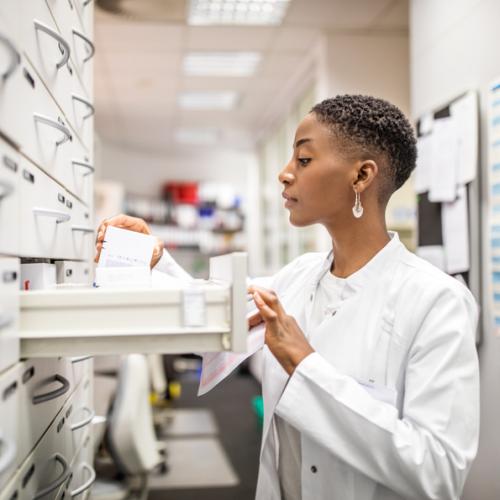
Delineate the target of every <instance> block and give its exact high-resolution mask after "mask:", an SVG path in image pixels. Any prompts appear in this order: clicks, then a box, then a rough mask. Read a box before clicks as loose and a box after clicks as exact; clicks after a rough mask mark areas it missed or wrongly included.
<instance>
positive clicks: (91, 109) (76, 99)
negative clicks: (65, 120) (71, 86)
mask: <svg viewBox="0 0 500 500" xmlns="http://www.w3.org/2000/svg"><path fill="white" fill-rule="evenodd" d="M71 98H72V99H73V100H74V101H77V102H81V103H82V104H85V106H87V108H89V112H88V113H87V114H86V115H83V116H82V119H83V120H86V119H87V118H90V117H91V116H92V115H94V114H95V108H94V106H93V104H92V103H91V102H89V101H87V99H84V98H83V97H80V96H79V95H76V94H72V95H71Z"/></svg>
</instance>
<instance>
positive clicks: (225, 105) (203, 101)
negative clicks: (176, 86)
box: [178, 90, 238, 110]
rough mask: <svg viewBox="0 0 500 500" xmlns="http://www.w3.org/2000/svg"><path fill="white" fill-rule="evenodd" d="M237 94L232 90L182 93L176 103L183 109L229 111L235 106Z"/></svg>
mask: <svg viewBox="0 0 500 500" xmlns="http://www.w3.org/2000/svg"><path fill="white" fill-rule="evenodd" d="M237 100H238V93H237V92H234V91H232V90H228V91H217V92H182V93H181V94H179V97H178V103H179V106H180V107H181V108H184V109H200V110H208V109H217V110H230V109H232V108H234V107H235V106H236V101H237Z"/></svg>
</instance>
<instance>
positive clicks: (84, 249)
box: [69, 198, 95, 261]
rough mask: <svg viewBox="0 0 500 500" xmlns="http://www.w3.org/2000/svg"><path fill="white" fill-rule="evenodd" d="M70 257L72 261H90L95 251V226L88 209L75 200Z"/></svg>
mask: <svg viewBox="0 0 500 500" xmlns="http://www.w3.org/2000/svg"><path fill="white" fill-rule="evenodd" d="M70 230H71V235H70V240H69V243H70V244H71V248H70V255H71V258H72V259H78V260H86V261H90V260H91V257H92V255H93V251H94V243H95V241H94V236H95V230H94V224H93V222H92V215H91V213H90V210H89V209H88V207H86V206H85V205H84V204H83V203H81V202H80V201H78V200H77V199H75V198H73V216H72V219H71V222H70Z"/></svg>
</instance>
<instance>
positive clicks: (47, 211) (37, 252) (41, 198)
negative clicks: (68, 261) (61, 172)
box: [19, 161, 74, 259]
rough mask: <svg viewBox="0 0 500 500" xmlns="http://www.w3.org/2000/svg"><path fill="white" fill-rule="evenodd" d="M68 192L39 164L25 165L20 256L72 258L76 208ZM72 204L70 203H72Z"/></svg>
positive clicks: (20, 219)
mask: <svg viewBox="0 0 500 500" xmlns="http://www.w3.org/2000/svg"><path fill="white" fill-rule="evenodd" d="M67 197H68V194H67V192H66V191H65V190H64V189H63V188H62V187H61V186H59V185H58V184H57V183H56V182H54V181H53V180H52V179H51V178H50V177H48V176H47V175H46V174H45V173H43V172H42V171H41V170H40V169H38V168H37V167H35V166H33V165H30V164H29V162H27V161H25V162H24V163H23V164H22V177H21V189H20V200H21V204H20V210H19V214H20V217H19V223H20V227H22V228H23V231H22V233H21V243H20V255H21V256H23V257H39V258H52V259H56V258H60V259H64V258H71V246H70V241H69V240H70V238H71V229H70V224H71V222H72V215H73V212H74V208H72V206H71V203H72V202H71V200H70V203H69V204H68V200H67ZM68 205H69V206H68Z"/></svg>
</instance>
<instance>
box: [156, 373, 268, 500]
mask: <svg viewBox="0 0 500 500" xmlns="http://www.w3.org/2000/svg"><path fill="white" fill-rule="evenodd" d="M181 385H182V394H181V397H180V398H179V399H177V400H176V401H175V404H174V405H173V406H174V408H207V409H209V410H211V411H212V412H213V415H214V416H215V420H216V424H217V427H218V429H219V432H218V435H217V440H218V444H220V445H221V447H222V449H223V450H224V452H225V455H226V456H227V458H228V460H229V462H230V465H231V466H232V469H233V471H234V473H235V474H236V476H237V480H238V484H237V485H236V486H228V487H223V488H221V487H209V486H205V487H199V488H193V489H191V488H190V489H187V488H175V489H164V490H151V491H150V493H149V497H148V498H149V500H200V499H202V500H235V499H238V500H253V499H254V496H255V486H256V482H257V470H258V461H259V450H260V437H261V429H260V427H259V425H258V422H257V417H256V415H255V413H254V411H253V408H252V398H253V397H254V396H256V395H258V394H260V386H259V384H258V383H257V382H256V380H255V379H254V378H253V377H252V376H251V375H248V374H246V373H235V374H233V375H232V376H231V377H229V378H228V379H227V380H225V381H224V382H222V383H221V385H220V386H218V387H216V388H215V389H213V390H212V391H211V392H209V393H208V394H206V395H205V396H202V397H200V398H198V397H197V396H196V390H197V387H198V382H197V379H196V378H195V377H193V375H192V374H191V375H186V376H184V377H183V378H182V379H181ZM202 458H203V459H204V460H209V459H210V457H209V456H207V457H202Z"/></svg>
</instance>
